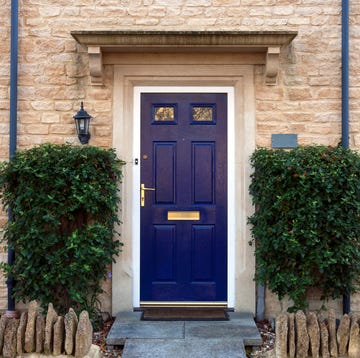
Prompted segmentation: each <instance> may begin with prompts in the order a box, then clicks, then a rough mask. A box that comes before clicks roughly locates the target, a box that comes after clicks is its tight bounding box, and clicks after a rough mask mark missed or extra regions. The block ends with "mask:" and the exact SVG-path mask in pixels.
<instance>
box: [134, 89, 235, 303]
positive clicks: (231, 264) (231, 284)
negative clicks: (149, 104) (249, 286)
mask: <svg viewBox="0 0 360 358" xmlns="http://www.w3.org/2000/svg"><path fill="white" fill-rule="evenodd" d="M142 93H226V94H227V107H228V111H227V121H228V122H227V142H228V153H227V164H228V165H227V168H228V172H227V185H228V197H227V202H228V207H227V217H228V220H227V221H228V222H227V226H228V252H227V255H228V260H227V262H228V268H227V280H228V282H227V287H228V291H227V297H228V299H227V305H228V307H234V302H235V256H234V253H235V215H234V212H235V168H234V158H235V145H234V143H235V140H234V136H235V130H234V123H235V115H234V88H233V87H224V86H221V87H213V86H212V87H205V86H201V87H200V86H174V87H172V86H135V87H134V106H133V110H134V128H141V126H140V120H141V118H140V104H141V102H140V101H141V94H142ZM133 135H134V137H133V153H134V158H137V159H138V161H139V165H136V166H134V167H133V200H134V205H133V212H132V217H133V228H132V230H133V257H132V261H133V265H134V266H133V277H134V281H133V306H134V307H139V306H140V162H141V156H140V145H141V143H140V137H141V133H140V130H134V132H133Z"/></svg>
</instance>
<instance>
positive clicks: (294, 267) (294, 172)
mask: <svg viewBox="0 0 360 358" xmlns="http://www.w3.org/2000/svg"><path fill="white" fill-rule="evenodd" d="M251 164H252V166H253V168H254V172H253V174H252V182H251V185H250V193H251V195H252V196H253V203H254V204H255V206H256V212H255V213H254V215H252V216H251V217H250V218H249V222H250V223H251V224H252V236H253V240H252V242H250V244H252V243H255V256H256V261H257V271H256V275H255V280H256V281H257V282H259V283H261V284H267V285H268V287H269V288H270V289H271V290H272V291H273V292H275V293H276V294H277V295H278V296H279V298H280V299H282V298H283V297H284V296H285V295H288V296H289V297H290V298H291V299H292V301H293V303H294V306H293V307H292V308H290V310H296V309H304V308H305V307H306V306H307V302H306V294H307V291H308V289H309V288H311V287H318V288H319V289H320V290H321V291H322V294H323V296H322V299H324V300H325V299H328V298H338V297H339V296H341V295H343V294H350V293H353V292H355V291H356V290H358V287H359V277H360V246H359V239H360V235H359V227H360V225H359V224H360V222H359V219H360V156H359V154H358V153H356V152H354V151H351V150H348V149H344V148H340V147H339V148H329V147H321V146H310V147H303V148H298V149H294V150H290V151H285V150H270V149H259V150H256V151H255V153H254V154H253V155H252V157H251Z"/></svg>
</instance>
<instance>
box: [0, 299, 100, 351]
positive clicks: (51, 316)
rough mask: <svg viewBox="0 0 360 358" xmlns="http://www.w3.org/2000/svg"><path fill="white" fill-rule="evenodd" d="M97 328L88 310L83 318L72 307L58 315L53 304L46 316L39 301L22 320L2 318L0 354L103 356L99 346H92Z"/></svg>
mask: <svg viewBox="0 0 360 358" xmlns="http://www.w3.org/2000/svg"><path fill="white" fill-rule="evenodd" d="M92 335H93V328H92V324H91V322H90V319H89V314H88V312H87V311H82V312H81V313H80V316H79V319H78V317H77V315H76V313H75V311H74V310H73V309H72V308H70V310H69V312H68V313H67V314H66V315H65V316H64V317H62V316H58V315H57V313H56V311H55V310H54V308H53V305H52V304H51V303H50V304H49V306H48V311H47V314H46V317H44V316H43V315H42V313H41V308H40V306H39V304H38V303H37V302H36V301H31V302H30V304H29V309H28V311H27V312H22V314H21V316H20V319H15V318H7V317H6V316H5V315H3V316H1V318H0V355H1V356H3V357H5V358H15V357H33V358H38V357H45V356H51V357H53V356H58V357H62V356H64V357H68V356H75V357H77V358H80V357H89V358H90V357H92V358H95V357H101V352H100V349H99V347H97V346H94V345H92Z"/></svg>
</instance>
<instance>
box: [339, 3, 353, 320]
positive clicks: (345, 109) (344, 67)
mask: <svg viewBox="0 0 360 358" xmlns="http://www.w3.org/2000/svg"><path fill="white" fill-rule="evenodd" d="M341 5H342V9H341V145H342V146H343V147H344V148H349V0H342V3H341ZM350 309H351V308H350V295H349V294H346V295H343V313H344V314H345V313H349V312H350Z"/></svg>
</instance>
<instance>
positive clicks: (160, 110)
mask: <svg viewBox="0 0 360 358" xmlns="http://www.w3.org/2000/svg"><path fill="white" fill-rule="evenodd" d="M154 112H155V113H154V120H155V121H156V122H159V121H174V120H175V108H174V107H170V106H163V107H155V111H154Z"/></svg>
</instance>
